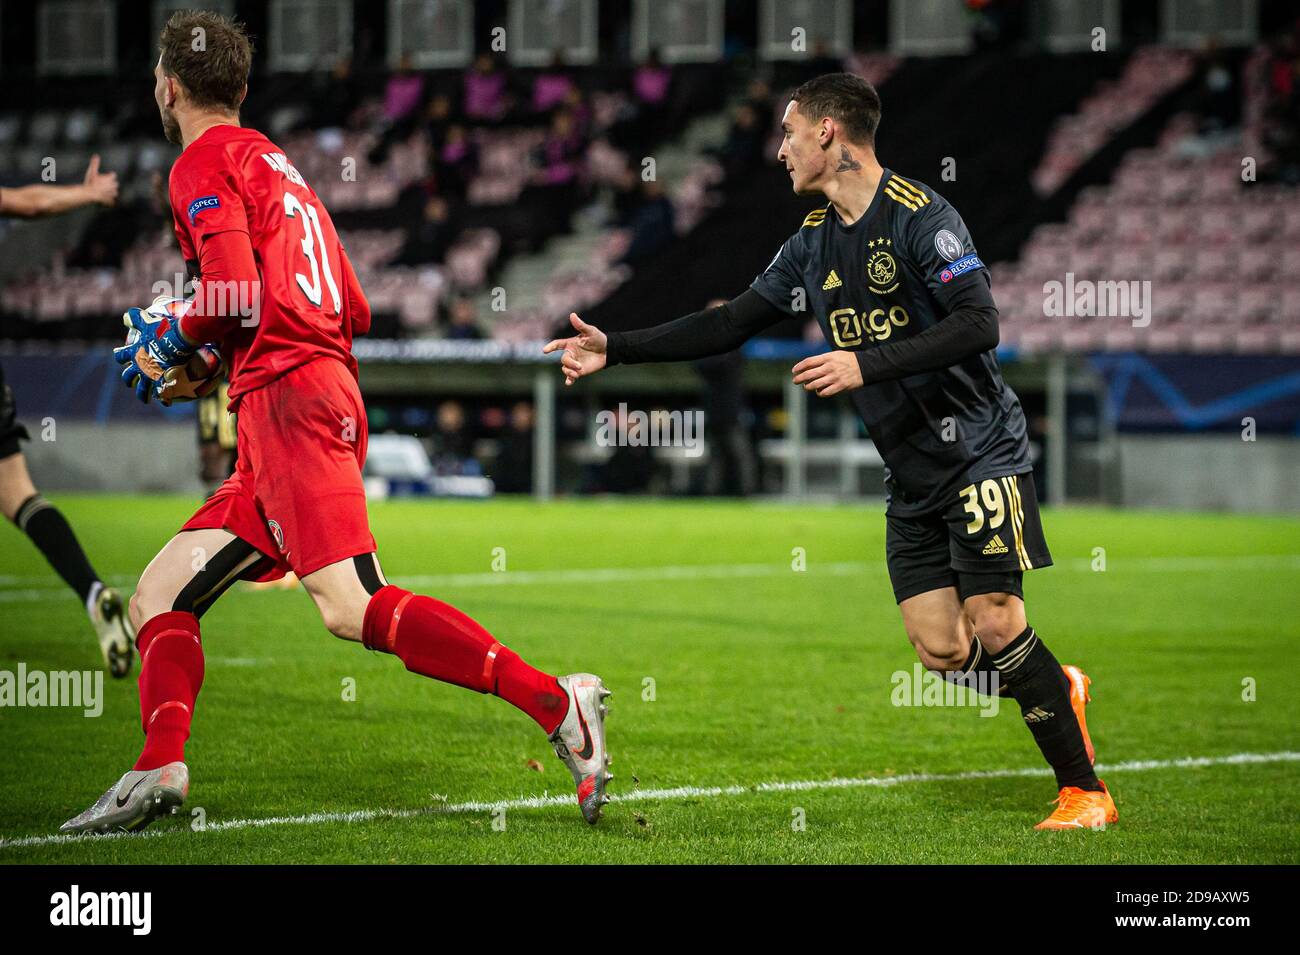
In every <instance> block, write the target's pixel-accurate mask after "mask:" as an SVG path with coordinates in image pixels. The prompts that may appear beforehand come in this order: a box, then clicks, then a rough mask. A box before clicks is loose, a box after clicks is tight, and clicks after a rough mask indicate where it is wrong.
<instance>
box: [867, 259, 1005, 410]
mask: <svg viewBox="0 0 1300 955" xmlns="http://www.w3.org/2000/svg"><path fill="white" fill-rule="evenodd" d="M949 305H950V306H951V308H952V311H950V312H949V313H948V314H947V315H946V316H945V317H944V318H943V320H942V321H940V322H936V323H935V324H934V325H932V326H930V327H929V328H927V329H926V330H925V331H923V332H921V333H920V334H919V335H913V336H912V337H911V338H900V339H899V340H898V341H896V342H890V343H888V344H886V345H881V346H880V347H879V348H871V349H866V350H864V351H860V352H858V353H857V359H858V367H859V368H860V369H861V371H862V382H863V384H867V385H870V384H874V383H875V382H878V381H893V380H894V379H896V378H906V377H907V376H908V375H916V374H920V373H921V372H926V371H938V370H940V369H941V368H951V367H952V366H953V365H956V364H959V363H960V362H963V361H965V360H966V359H967V358H971V357H973V356H975V355H979V354H981V353H983V352H986V351H988V350H989V349H991V348H997V347H998V308H997V306H996V305H995V304H994V303H993V294H992V292H990V291H989V285H988V281H987V280H981V279H976V280H974V281H972V282H969V283H967V284H966V285H965V286H964V287H962V288H960V289H958V290H957V291H955V292H954V293H953V296H952V298H951V299H950V301H949Z"/></svg>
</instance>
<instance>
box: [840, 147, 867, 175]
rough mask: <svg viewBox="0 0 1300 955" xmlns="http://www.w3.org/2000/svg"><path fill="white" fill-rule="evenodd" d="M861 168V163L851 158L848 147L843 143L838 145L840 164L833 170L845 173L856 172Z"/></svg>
mask: <svg viewBox="0 0 1300 955" xmlns="http://www.w3.org/2000/svg"><path fill="white" fill-rule="evenodd" d="M861 168H862V163H860V162H858V161H857V160H856V159H854V158H853V154H852V153H851V152H849V147H848V146H845V145H844V144H843V143H841V144H840V164H839V166H838V167H837V168H836V169H835V171H836V172H846V171H848V170H857V169H861Z"/></svg>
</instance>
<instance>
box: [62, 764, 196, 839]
mask: <svg viewBox="0 0 1300 955" xmlns="http://www.w3.org/2000/svg"><path fill="white" fill-rule="evenodd" d="M189 791H190V771H189V769H188V768H187V767H186V765H185V764H184V763H182V762H179V761H177V762H174V763H168V764H166V765H165V766H159V767H158V768H157V769H133V770H131V771H130V772H128V773H126V774H125V775H123V776H122V778H121V779H119V780H118V781H117V782H116V783H115V784H114V785H113V787H112V788H111V789H110V790H109V791H108V792H106V793H104V795H102V796H100V797H99V799H98V801H97V802H96V803H95V804H94V805H93V806H91V807H90V808H89V809H87V810H86V811H85V812H83V813H82V814H81V815H79V816H75V817H73V818H72V819H69V820H68V821H67V822H65V823H64V824H63V825H61V826H59V832H69V833H71V832H101V833H103V832H119V831H120V832H135V831H136V830H137V829H143V828H144V827H145V826H147V825H149V823H151V822H153V821H154V820H155V819H157V818H158V817H159V816H167V815H170V814H171V813H173V812H175V811H176V810H178V809H179V808H180V807H181V804H182V803H183V802H185V797H186V796H187V795H189Z"/></svg>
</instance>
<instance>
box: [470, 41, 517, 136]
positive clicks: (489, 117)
mask: <svg viewBox="0 0 1300 955" xmlns="http://www.w3.org/2000/svg"><path fill="white" fill-rule="evenodd" d="M464 112H465V115H466V116H467V117H469V118H470V119H472V120H477V121H479V122H483V123H498V122H500V121H501V120H503V119H505V117H506V114H507V113H509V112H510V97H509V91H508V89H507V82H506V75H505V74H504V73H503V72H501V71H500V70H498V69H497V64H496V60H494V59H493V58H492V57H491V56H490V55H488V54H487V53H480V54H479V55H478V58H477V59H475V60H474V65H473V66H471V67H470V68H469V69H468V70H466V71H465V104H464Z"/></svg>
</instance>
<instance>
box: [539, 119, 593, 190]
mask: <svg viewBox="0 0 1300 955" xmlns="http://www.w3.org/2000/svg"><path fill="white" fill-rule="evenodd" d="M585 145H586V144H585V143H583V141H582V137H581V136H580V135H578V131H577V128H576V127H575V124H574V122H573V114H572V113H570V112H569V111H568V110H563V109H562V110H560V111H559V112H557V113H556V114H555V115H554V116H553V117H551V126H550V128H549V129H548V130H547V132H546V138H545V139H544V140H542V144H541V146H539V147H538V151H537V160H538V164H539V165H540V166H541V169H540V170H539V171H538V173H537V176H536V177H535V179H534V182H535V183H536V184H537V185H539V186H568V185H570V184H571V183H572V182H573V181H574V180H575V179H576V178H577V176H578V172H579V170H580V169H581V168H582V163H583V160H584V158H585V153H586V149H585Z"/></svg>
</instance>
